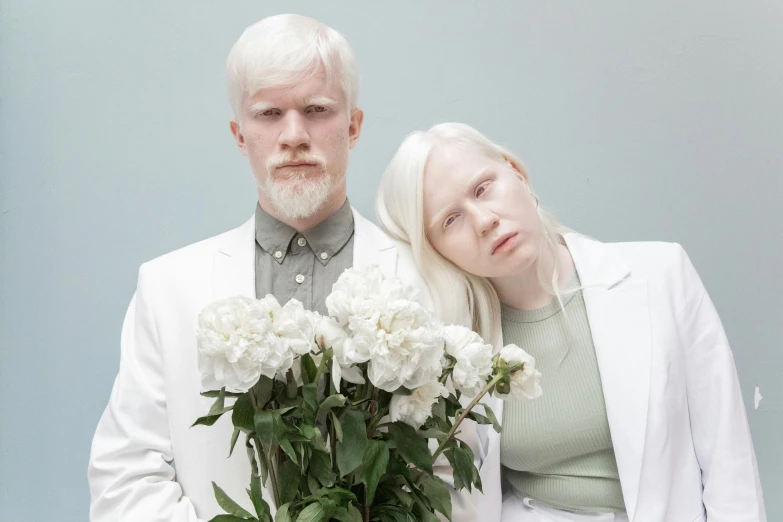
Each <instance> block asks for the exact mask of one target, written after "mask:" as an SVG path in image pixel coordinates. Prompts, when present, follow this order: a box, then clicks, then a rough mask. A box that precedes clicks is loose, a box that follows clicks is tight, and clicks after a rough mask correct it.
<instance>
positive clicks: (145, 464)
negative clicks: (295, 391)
mask: <svg viewBox="0 0 783 522" xmlns="http://www.w3.org/2000/svg"><path fill="white" fill-rule="evenodd" d="M353 216H354V227H355V228H354V248H353V255H354V258H353V266H368V265H372V264H377V265H379V266H380V268H381V270H382V271H383V272H384V273H385V274H386V275H395V274H396V275H397V276H398V277H400V278H401V279H403V280H404V281H406V282H408V283H409V284H412V285H414V286H415V287H417V288H418V289H419V296H420V301H421V302H422V304H424V305H425V306H428V307H430V308H431V305H432V303H431V299H430V294H429V292H428V290H427V287H426V285H425V283H424V282H423V280H422V279H421V277H420V276H419V273H418V271H417V270H416V265H415V263H414V261H413V258H412V256H411V254H410V251H409V249H408V248H407V247H406V246H404V245H402V244H398V243H396V242H393V241H392V240H391V239H390V238H389V237H388V236H386V235H385V234H384V233H383V232H381V230H380V229H378V228H377V227H376V226H375V225H374V224H372V223H371V222H369V221H367V220H366V219H364V218H363V217H362V216H360V215H359V214H358V213H357V212H356V211H355V210H354V211H353ZM254 245H255V220H254V219H250V220H249V221H247V222H246V223H245V224H244V225H242V226H240V227H239V228H237V229H234V230H232V231H230V232H226V233H224V234H222V235H219V236H216V237H213V238H211V239H207V240H205V241H201V242H199V243H196V244H194V245H190V246H188V247H185V248H183V249H180V250H177V251H175V252H172V253H169V254H167V255H164V256H162V257H160V258H157V259H155V260H153V261H150V262H148V263H145V264H143V265H142V266H141V268H140V269H139V279H138V286H137V289H136V293H135V295H134V297H133V299H132V300H131V303H130V306H129V308H128V312H127V315H126V317H125V322H124V324H123V328H122V338H121V358H120V370H119V373H118V375H117V378H116V380H115V382H114V388H113V389H112V393H111V398H110V400H109V404H108V406H107V407H106V410H105V411H104V413H103V416H102V417H101V420H100V422H99V424H98V428H97V430H96V432H95V437H94V439H93V444H92V451H91V454H90V463H89V468H88V478H89V483H90V495H91V506H90V520H92V521H93V522H104V521H105V522H125V521H127V522H157V521H159V522H164V521H165V522H196V521H199V520H208V519H210V518H212V517H213V516H215V515H217V514H219V513H222V512H223V510H222V509H220V507H219V506H218V505H217V502H216V501H215V497H214V493H213V490H212V485H211V481H215V482H216V483H217V485H218V486H220V487H221V488H223V490H224V491H226V493H227V494H228V495H229V496H230V497H231V498H233V499H234V500H235V501H237V502H238V503H239V504H241V505H242V506H243V507H245V509H247V510H248V511H250V512H251V513H252V512H254V511H253V509H252V504H251V503H250V500H249V498H248V495H247V493H246V491H245V489H246V488H247V487H248V485H249V483H250V465H249V463H248V459H247V455H246V454H245V450H244V448H242V447H241V441H240V444H238V445H237V448H236V450H235V452H234V454H233V455H232V456H231V457H230V458H228V450H229V442H230V440H231V434H232V431H233V428H232V425H231V419H230V415H225V416H223V417H222V418H221V419H220V420H219V421H218V422H217V423H216V424H215V425H213V426H209V427H207V426H195V427H193V428H191V427H190V426H191V425H192V424H193V422H194V421H195V420H196V419H197V418H198V417H200V416H203V415H204V414H206V412H207V411H208V410H209V407H210V404H211V403H212V400H211V399H208V398H204V397H201V396H200V395H199V393H200V392H201V391H203V389H202V386H201V379H200V374H199V371H198V365H197V360H196V351H197V350H196V324H197V317H198V314H199V312H200V311H201V310H202V309H203V308H204V307H205V306H207V305H208V304H209V303H211V302H212V301H214V300H215V299H219V298H223V297H230V296H235V295H244V296H248V297H255V246H254ZM240 438H241V437H240ZM470 442H471V443H472V445H473V446H474V452H475V453H478V447H477V446H476V441H475V437H474V438H473V440H471V441H470ZM441 471H442V473H439V474H440V475H441V476H442V477H443V478H444V479H446V480H447V481H450V478H449V473H448V472H443V470H442V469H441ZM264 496H265V498H266V500H267V502H268V503H269V505H270V507H271V508H272V510H273V514H274V503H273V502H272V501H271V500H270V498H271V496H270V495H268V492H265V493H264ZM453 502H454V519H455V521H456V520H462V521H469V520H475V518H476V512H475V510H474V508H473V507H472V504H471V503H470V500H469V499H468V496H467V495H466V494H460V495H457V496H455V497H454V499H453Z"/></svg>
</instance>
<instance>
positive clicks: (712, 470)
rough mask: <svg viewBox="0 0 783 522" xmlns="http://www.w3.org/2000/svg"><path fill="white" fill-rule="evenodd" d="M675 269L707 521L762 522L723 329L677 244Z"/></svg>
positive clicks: (754, 468)
mask: <svg viewBox="0 0 783 522" xmlns="http://www.w3.org/2000/svg"><path fill="white" fill-rule="evenodd" d="M678 247H679V245H678ZM679 269H680V283H679V286H680V288H679V291H680V292H679V293H680V298H679V303H678V305H679V306H678V307H677V308H678V310H677V311H678V320H679V323H680V325H681V336H682V343H683V347H684V351H685V353H684V355H685V364H686V372H687V373H686V374H687V378H686V386H687V396H688V410H689V414H690V421H691V432H692V435H693V444H694V447H695V449H696V457H697V459H698V461H699V465H700V467H701V475H702V486H703V493H702V501H703V503H704V507H705V510H706V513H707V521H708V522H729V521H731V522H765V521H766V514H765V510H764V500H763V496H762V492H761V483H760V481H759V474H758V467H757V464H756V455H755V452H754V450H753V442H752V440H751V435H750V428H749V426H748V420H747V415H746V412H745V406H744V404H743V400H742V393H741V391H740V385H739V379H738V377H737V370H736V368H735V365H734V357H733V355H732V352H731V349H730V347H729V343H728V340H727V338H726V333H725V332H724V329H723V326H722V324H721V321H720V318H719V317H718V313H717V311H716V310H715V307H714V306H713V304H712V301H711V300H710V298H709V295H707V291H706V290H705V288H704V286H703V284H702V282H701V280H700V278H699V276H698V274H697V273H696V270H695V269H694V267H693V265H692V264H691V261H690V259H689V258H688V255H687V254H686V253H685V251H684V250H683V249H682V248H681V247H679Z"/></svg>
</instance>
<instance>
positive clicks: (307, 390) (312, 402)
mask: <svg viewBox="0 0 783 522" xmlns="http://www.w3.org/2000/svg"><path fill="white" fill-rule="evenodd" d="M302 397H303V398H304V404H303V406H304V407H305V409H306V411H308V412H309V413H310V414H312V415H313V416H315V413H316V412H317V411H318V385H317V384H315V383H310V384H305V385H304V386H302Z"/></svg>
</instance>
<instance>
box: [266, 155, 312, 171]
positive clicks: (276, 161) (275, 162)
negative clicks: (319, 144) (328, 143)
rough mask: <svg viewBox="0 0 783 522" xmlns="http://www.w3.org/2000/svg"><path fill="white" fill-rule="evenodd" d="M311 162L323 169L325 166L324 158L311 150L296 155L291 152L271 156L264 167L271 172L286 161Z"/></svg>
mask: <svg viewBox="0 0 783 522" xmlns="http://www.w3.org/2000/svg"><path fill="white" fill-rule="evenodd" d="M300 162H301V163H312V164H315V165H318V166H319V167H321V169H324V168H325V166H326V160H325V159H324V157H323V156H321V155H320V154H315V153H312V152H302V153H300V154H297V155H293V154H280V155H278V156H272V157H271V158H269V159H268V160H267V161H266V169H267V171H268V172H270V173H271V172H272V171H273V170H275V169H278V168H280V167H282V166H283V165H286V164H287V163H300Z"/></svg>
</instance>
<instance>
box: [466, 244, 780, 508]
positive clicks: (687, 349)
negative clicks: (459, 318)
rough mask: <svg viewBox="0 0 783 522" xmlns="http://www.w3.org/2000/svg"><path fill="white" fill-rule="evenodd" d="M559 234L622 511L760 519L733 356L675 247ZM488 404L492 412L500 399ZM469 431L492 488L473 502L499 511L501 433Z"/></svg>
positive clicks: (754, 467)
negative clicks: (593, 367)
mask: <svg viewBox="0 0 783 522" xmlns="http://www.w3.org/2000/svg"><path fill="white" fill-rule="evenodd" d="M565 239H566V243H567V245H568V248H569V250H570V251H571V255H572V257H573V259H574V263H575V265H576V269H577V272H578V274H579V277H580V280H581V283H582V285H583V287H584V290H583V295H584V301H585V307H586V309H587V318H588V322H589V324H590V329H591V331H592V335H593V341H594V343H595V351H596V357H597V359H598V367H599V370H600V374H601V384H602V386H603V392H604V398H605V401H606V413H607V416H608V419H609V429H610V432H611V437H612V443H613V445H614V451H615V455H616V457H617V466H618V469H619V474H620V483H621V487H622V490H623V497H624V498H625V505H626V509H627V512H628V518H629V519H630V520H631V521H632V522H692V521H694V522H695V521H705V520H706V521H708V522H763V521H766V514H765V511H764V503H763V498H762V492H761V485H760V483H759V476H758V469H757V465H756V457H755V454H754V451H753V444H752V442H751V436H750V430H749V428H748V422H747V417H746V414H745V407H744V405H743V401H742V394H741V393H740V388H739V382H738V379H737V372H736V369H735V367H734V359H733V356H732V353H731V350H730V348H729V343H728V341H727V340H726V335H725V333H724V330H723V327H722V325H721V322H720V319H719V318H718V314H717V312H716V311H715V307H714V306H713V304H712V302H711V301H710V298H709V296H708V295H707V292H706V291H705V289H704V286H703V285H702V283H701V280H700V279H699V276H698V275H697V273H696V270H695V269H694V268H693V265H692V264H691V262H690V260H689V259H688V256H687V255H686V253H685V251H684V250H683V249H682V247H680V246H679V245H677V244H672V243H614V244H607V243H600V242H597V241H594V240H591V239H588V238H586V237H584V236H580V235H577V234H568V235H566V238H565ZM501 337H502V334H501V332H497V337H496V342H498V344H502V341H500V338H501ZM523 348H524V347H523ZM546 382H547V380H546V375H543V376H542V387H543V390H544V393H546V392H547V388H546ZM492 404H493V405H494V408H495V412H496V414H497V416H498V418H499V419H502V402H501V401H497V400H495V401H493V403H492ZM480 436H481V450H482V451H481V456H482V458H483V463H482V468H481V472H482V477H483V481H484V490H485V491H487V492H489V491H491V492H492V495H488V496H486V497H484V499H482V501H483V502H484V503H485V504H484V506H483V507H480V508H479V509H480V510H481V512H482V513H486V514H487V515H488V518H487V520H489V519H490V517H491V519H492V520H499V516H500V513H499V511H498V510H499V509H500V505H501V501H500V499H499V498H498V496H497V492H499V491H500V436H499V435H498V434H496V433H495V432H494V431H492V430H483V427H482V431H481V434H480ZM490 488H491V489H490ZM493 510H494V511H493ZM490 513H491V514H490Z"/></svg>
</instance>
